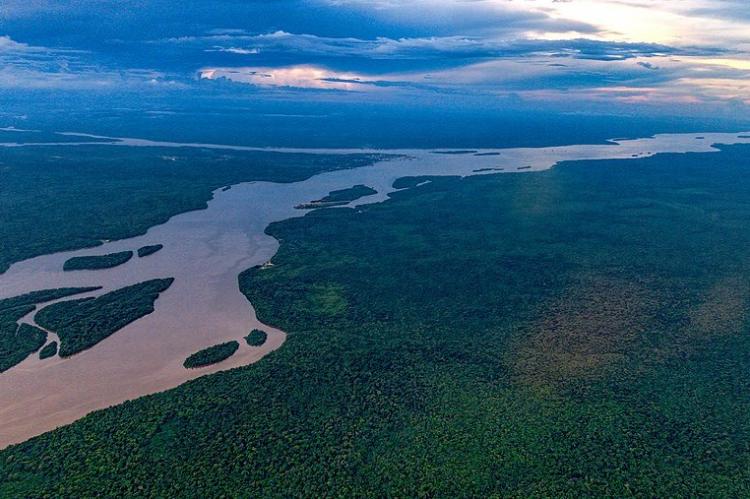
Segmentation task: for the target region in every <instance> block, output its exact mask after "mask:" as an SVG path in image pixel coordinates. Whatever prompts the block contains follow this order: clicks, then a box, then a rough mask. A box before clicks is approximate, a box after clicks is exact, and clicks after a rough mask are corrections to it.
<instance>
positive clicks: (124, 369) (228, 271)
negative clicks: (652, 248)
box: [0, 133, 750, 448]
mask: <svg viewBox="0 0 750 499" xmlns="http://www.w3.org/2000/svg"><path fill="white" fill-rule="evenodd" d="M80 137H81V139H82V142H78V143H61V144H60V145H63V146H69V147H76V145H82V144H86V142H85V138H86V136H84V135H80ZM699 137H703V138H699ZM0 138H1V137H0ZM736 143H750V137H748V134H747V133H740V134H726V133H722V134H705V133H704V134H679V135H658V136H655V137H653V138H648V139H637V140H627V141H620V142H618V143H617V144H614V145H581V146H566V147H549V148H522V149H497V150H487V149H482V150H478V151H477V153H478V154H479V155H475V154H474V153H468V154H437V153H436V152H435V151H427V150H387V151H386V150H362V149H356V150H353V149H337V150H327V149H316V150H311V149H274V150H276V151H281V152H312V153H335V154H345V153H362V152H377V153H389V154H400V155H403V156H404V157H402V158H398V159H395V160H387V161H381V162H378V163H376V164H374V165H371V166H366V167H361V168H356V169H350V170H341V171H335V172H328V173H322V174H319V175H316V176H314V177H312V178H310V179H308V180H305V181H302V182H296V183H290V184H278V183H272V182H251V183H243V184H238V185H235V186H233V187H232V188H231V189H229V190H226V191H222V190H218V191H216V192H214V196H213V199H212V200H211V201H210V202H209V203H208V208H207V209H205V210H200V211H192V212H188V213H183V214H180V215H177V216H175V217H173V218H171V219H170V220H169V221H168V222H166V223H164V224H162V225H159V226H155V227H152V228H151V229H150V230H149V231H148V232H147V233H146V234H145V235H142V236H138V237H134V238H131V239H126V240H119V241H112V242H107V243H105V244H104V245H102V246H99V247H97V248H89V249H85V250H79V251H71V252H65V253H56V254H51V255H44V256H40V257H37V258H32V259H29V260H26V261H23V262H18V263H16V264H14V265H13V266H12V267H11V268H10V269H9V270H8V271H7V272H6V273H4V274H0V299H1V298H8V297H12V296H17V295H20V294H23V293H26V292H29V291H34V290H39V289H49V288H57V287H67V286H104V288H103V289H102V290H101V291H97V292H96V293H93V294H99V293H102V292H106V291H111V290H114V289H117V288H121V287H123V286H127V285H130V284H134V283H137V282H141V281H144V280H148V279H154V278H160V277H174V278H175V281H174V284H173V285H172V287H171V288H169V289H168V290H167V291H166V292H164V293H163V294H162V295H161V296H160V297H159V299H158V300H157V302H156V310H155V311H154V313H152V314H151V315H148V316H146V317H144V318H142V319H140V320H138V321H136V322H134V323H132V324H130V325H128V326H126V327H125V328H124V329H122V330H120V331H118V332H116V333H115V334H113V335H112V336H110V337H109V338H107V339H105V340H104V341H102V342H101V343H99V344H97V345H96V346H94V347H93V348H91V349H89V350H86V351H83V352H81V353H79V354H77V355H74V356H72V357H70V358H66V359H61V358H59V357H53V358H50V359H46V360H39V358H38V356H37V355H36V354H33V355H31V356H30V357H29V358H27V359H26V360H25V361H24V362H22V363H21V364H19V365H17V366H15V367H13V368H12V369H10V370H9V371H6V372H5V373H2V374H0V448H3V447H6V446H8V445H10V444H13V443H17V442H21V441H24V440H26V439H28V438H30V437H32V436H35V435H39V434H41V433H44V432H46V431H49V430H51V429H54V428H56V427H58V426H61V425H65V424H69V423H71V422H73V421H75V420H76V419H79V418H81V417H83V416H84V415H86V414H87V413H89V412H91V411H93V410H96V409H101V408H105V407H108V406H111V405H114V404H118V403H121V402H123V401H125V400H129V399H133V398H136V397H140V396H143V395H147V394H150V393H155V392H159V391H163V390H167V389H169V388H173V387H176V386H178V385H180V384H182V383H184V382H185V381H188V380H190V379H193V378H195V377H198V376H203V375H206V374H210V373H213V372H216V371H220V370H225V369H230V368H234V367H238V366H244V365H248V364H252V363H253V362H256V361H258V360H260V359H261V358H262V357H263V356H264V355H266V354H268V353H269V352H271V351H273V350H275V349H277V348H283V342H284V339H285V337H286V335H285V333H284V332H283V331H280V330H278V329H275V328H273V327H272V326H269V325H265V324H261V323H260V322H259V321H258V319H257V318H256V317H255V313H254V311H253V308H252V306H251V305H250V304H249V303H248V302H247V300H246V299H245V297H244V296H243V295H242V294H241V293H240V291H239V287H238V282H237V276H238V275H239V274H240V273H241V272H242V271H244V270H245V269H248V268H250V267H252V266H255V265H261V264H263V263H265V262H268V261H269V260H270V259H271V258H272V257H273V255H274V254H275V252H276V250H277V248H278V242H277V241H276V240H274V239H273V238H271V237H270V236H268V235H266V234H265V233H264V230H265V228H266V227H267V226H268V224H269V223H271V222H274V221H278V220H284V219H287V218H290V217H295V216H301V215H303V214H304V211H300V210H295V209H294V206H296V205H298V204H302V203H305V202H308V201H311V200H314V199H319V198H321V197H323V196H325V195H326V194H327V193H328V192H330V191H332V190H337V189H345V188H348V187H351V186H353V185H356V184H365V185H367V186H370V187H372V188H374V189H375V190H377V191H378V193H377V194H375V195H372V196H368V197H365V198H362V199H360V200H358V201H355V202H354V203H351V204H350V206H357V205H360V204H366V203H373V202H379V201H383V200H385V199H387V195H388V193H389V192H392V191H393V190H394V189H393V187H392V184H393V181H394V180H396V179H397V178H399V177H404V176H417V175H459V176H468V175H485V174H498V173H529V172H534V171H540V170H545V169H548V168H551V167H552V166H554V165H555V164H556V163H558V162H560V161H566V160H582V159H615V158H626V159H627V158H633V157H643V156H648V155H653V154H656V153H663V152H675V153H684V152H708V151H712V150H715V149H713V147H712V144H736ZM97 144H98V145H102V143H101V142H97ZM108 145H110V146H112V147H173V146H182V147H201V148H206V147H208V148H216V149H229V150H267V149H259V148H252V147H242V146H222V145H214V144H181V143H179V144H178V143H171V142H155V141H148V140H142V139H112V140H111V142H109V143H108ZM0 146H6V147H34V145H30V144H12V143H5V144H2V143H0ZM499 169H502V170H499ZM477 170H479V171H477ZM148 244H163V245H164V249H163V250H161V251H159V252H158V253H156V254H154V255H151V256H149V257H146V258H137V257H136V258H133V259H131V260H130V261H129V262H127V263H126V264H124V265H122V266H120V267H116V268H112V269H107V270H96V271H77V272H63V271H62V266H63V262H65V260H67V259H68V258H70V257H72V256H83V255H99V254H104V253H111V252H117V251H124V250H135V249H137V248H139V247H141V246H145V245H148ZM82 296H85V295H82ZM76 298H78V297H76ZM33 320H34V319H33V313H32V314H30V315H29V316H27V317H25V318H24V319H22V321H24V322H29V323H32V324H33ZM253 328H260V329H263V330H265V331H267V332H268V340H267V342H266V343H265V344H264V345H263V346H261V347H250V346H248V345H247V344H246V343H245V342H244V340H243V339H242V338H243V337H244V336H245V335H247V333H248V332H249V331H250V330H251V329H253ZM230 340H238V341H239V342H240V345H241V346H240V349H239V351H238V352H237V353H236V354H235V355H234V356H232V357H230V358H229V359H227V360H225V361H223V362H221V363H218V364H215V365H213V366H209V367H206V368H202V369H191V370H188V369H185V368H184V367H183V366H182V363H183V361H184V360H185V358H186V357H187V356H188V355H190V354H192V353H194V352H195V351H197V350H200V349H202V348H205V347H208V346H211V345H214V344H217V343H221V342H224V341H230ZM50 341H51V339H50Z"/></svg>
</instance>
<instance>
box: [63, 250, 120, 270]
mask: <svg viewBox="0 0 750 499" xmlns="http://www.w3.org/2000/svg"><path fill="white" fill-rule="evenodd" d="M131 258H133V252H132V251H120V252H118V253H109V254H106V255H93V256H75V257H73V258H69V259H68V260H66V261H65V263H64V264H63V270H66V271H70V270H101V269H111V268H113V267H118V266H120V265H122V264H124V263H126V262H128V261H129V260H130V259H131Z"/></svg>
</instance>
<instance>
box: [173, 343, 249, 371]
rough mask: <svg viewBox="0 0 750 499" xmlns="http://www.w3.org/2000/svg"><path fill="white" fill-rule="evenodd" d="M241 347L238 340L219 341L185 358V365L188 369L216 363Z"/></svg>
mask: <svg viewBox="0 0 750 499" xmlns="http://www.w3.org/2000/svg"><path fill="white" fill-rule="evenodd" d="M238 348H240V344H239V343H238V342H236V341H228V342H226V343H219V344H218V345H213V346H210V347H208V348H204V349H203V350H199V351H198V352H195V353H194V354H192V355H191V356H190V357H188V358H187V359H185V362H183V364H182V365H183V366H185V368H186V369H195V368H197V367H205V366H210V365H211V364H216V363H217V362H221V361H222V360H225V359H228V358H229V357H231V356H232V355H234V352H236V351H237V349H238Z"/></svg>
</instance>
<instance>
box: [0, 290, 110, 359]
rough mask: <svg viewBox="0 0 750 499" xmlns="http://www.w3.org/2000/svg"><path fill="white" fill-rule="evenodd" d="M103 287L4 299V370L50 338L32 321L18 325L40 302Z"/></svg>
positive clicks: (0, 318)
mask: <svg viewBox="0 0 750 499" xmlns="http://www.w3.org/2000/svg"><path fill="white" fill-rule="evenodd" d="M97 289H99V288H93V287H90V288H59V289H48V290H43V291H35V292H33V293H28V294H25V295H22V296H16V297H13V298H6V299H4V300H0V372H3V371H6V370H8V369H10V368H11V367H13V366H15V365H16V364H18V363H20V362H22V361H23V360H24V359H26V357H28V356H29V355H31V354H32V353H34V352H36V351H37V350H39V349H40V348H41V347H42V346H43V345H44V343H45V342H46V341H47V333H46V332H45V331H42V330H41V329H39V328H36V327H33V326H30V325H28V324H20V325H19V324H18V321H19V320H21V319H22V318H23V317H25V316H26V315H28V314H30V313H32V312H33V311H34V310H35V309H36V307H37V305H38V304H41V303H45V302H48V301H52V300H57V299H60V298H65V297H67V296H71V295H76V294H81V293H86V292H89V291H95V290H97Z"/></svg>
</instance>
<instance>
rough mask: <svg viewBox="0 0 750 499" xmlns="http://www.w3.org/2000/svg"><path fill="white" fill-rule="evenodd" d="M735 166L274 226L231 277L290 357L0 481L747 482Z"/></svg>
mask: <svg viewBox="0 0 750 499" xmlns="http://www.w3.org/2000/svg"><path fill="white" fill-rule="evenodd" d="M749 155H750V147H747V146H733V147H726V148H723V152H722V153H718V154H688V155H660V156H655V157H651V158H639V159H632V160H611V161H586V162H572V163H564V164H562V165H560V166H558V167H557V168H555V169H553V170H550V171H545V172H537V173H533V174H528V175H487V176H478V177H469V178H464V179H458V178H433V179H432V181H431V182H429V183H427V184H424V185H421V186H419V187H415V188H413V189H409V190H404V191H398V192H396V193H393V194H392V196H391V199H390V200H388V201H386V202H384V203H380V204H377V205H368V206H363V207H361V210H360V212H359V213H357V212H355V211H354V210H315V211H312V212H310V213H309V214H307V215H306V216H304V217H301V218H296V219H290V220H287V221H283V222H280V223H276V224H273V225H272V226H271V227H270V228H269V229H268V232H269V233H270V234H272V235H273V236H274V237H276V238H277V239H279V240H280V241H282V243H281V247H280V249H279V252H278V254H277V255H276V256H275V257H274V259H273V261H274V265H273V266H270V267H267V268H264V269H262V270H261V269H259V268H256V269H251V270H248V271H246V272H244V273H243V274H242V276H241V278H240V287H241V289H242V291H243V292H244V293H245V294H246V295H247V296H248V298H249V299H250V301H251V302H252V304H253V306H254V307H255V309H256V311H257V314H258V317H259V318H260V319H261V320H262V321H263V322H265V323H268V324H273V325H274V326H275V327H279V328H281V329H283V330H284V331H286V332H288V338H287V340H286V343H285V344H284V346H283V348H281V349H279V350H278V351H276V352H275V353H273V354H272V355H269V356H268V357H266V358H265V359H263V360H262V361H261V362H259V363H257V364H255V365H252V366H248V367H245V368H238V369H234V370H231V371H225V372H220V373H217V374H214V375H210V376H206V377H203V378H199V379H197V380H195V381H192V382H190V383H187V384H185V385H182V386H180V387H178V388H176V389H173V390H170V391H167V392H163V393H158V394H155V395H151V396H147V397H143V398H141V399H138V400H135V401H132V402H128V403H126V404H122V405H120V406H117V407H114V408H111V409H108V410H104V411H98V412H96V413H93V414H91V415H90V416H88V417H86V418H84V419H83V420H80V421H78V422H76V423H74V424H72V425H70V426H67V427H64V428H60V429H58V430H55V431H53V432H50V433H48V434H45V435H42V436H40V437H37V438H34V439H32V440H30V441H28V442H25V443H23V444H20V445H16V446H13V447H10V448H8V449H6V450H4V451H3V452H0V495H2V496H8V497H36V496H44V495H50V496H67V497H72V496H78V497H81V496H92V495H97V494H98V495H110V496H134V495H140V496H171V497H176V496H190V495H195V494H200V495H202V496H206V497H208V496H230V497H231V496H253V497H260V496H279V497H321V496H330V495H336V496H344V497H354V496H373V495H383V496H409V497H418V496H422V497H460V496H467V495H468V496H480V497H490V496H497V497H513V496H522V497H528V496H539V497H584V496H588V497H592V496H593V497H629V496H654V497H696V496H711V497H744V496H747V495H748V492H750V490H749V489H748V484H750V466H748V462H750V461H749V460H750V450H749V449H750V419H748V418H747V417H746V416H747V414H748V413H750V394H749V393H748V386H750V356H749V355H748V354H747V352H748V351H750V335H748V334H746V333H747V330H748V327H749V326H750V324H748V315H747V310H748V306H749V305H750V285H749V284H748V281H747V279H745V277H744V276H747V275H748V271H749V270H750V254H749V253H748V251H749V250H748V248H750V202H748V192H750V179H749V178H748V176H747V175H745V173H746V170H747V166H748V160H747V158H748V156H749ZM707 164H712V165H716V166H717V168H707V167H706V165H707ZM718 166H720V168H719V167H718ZM677 173H679V175H678V174H677ZM584 199H585V202H584V201H582V200H584ZM333 233H335V234H336V237H335V238H332V237H331V234H333ZM686 234H689V237H686Z"/></svg>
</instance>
